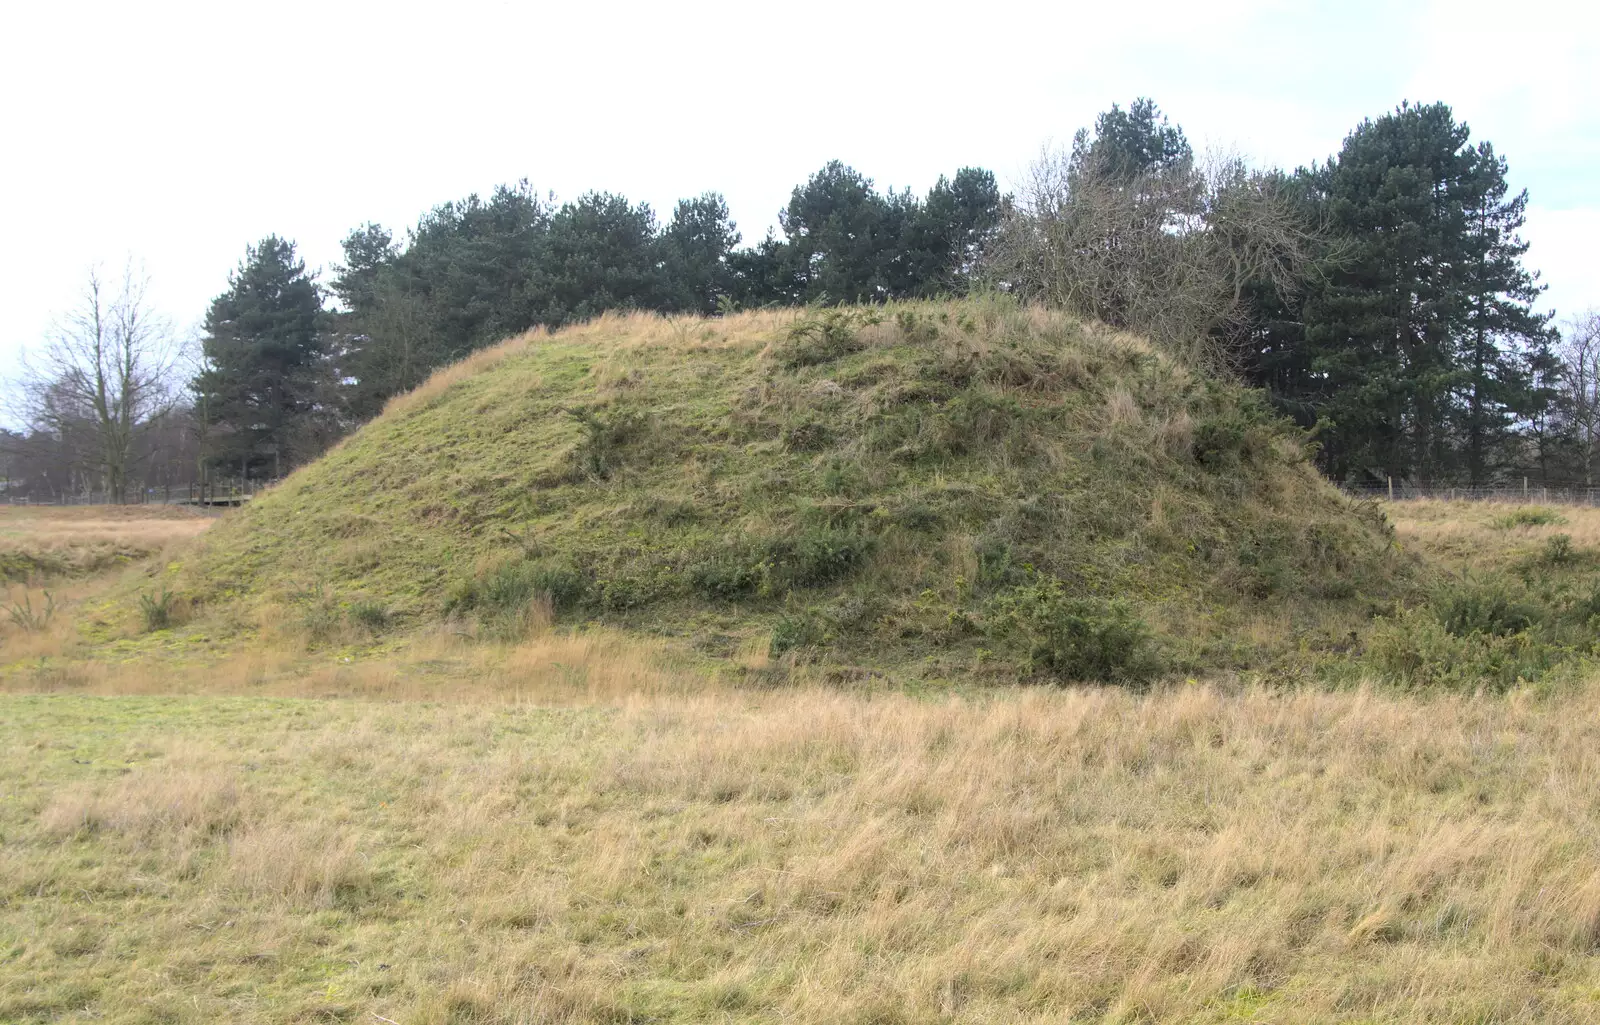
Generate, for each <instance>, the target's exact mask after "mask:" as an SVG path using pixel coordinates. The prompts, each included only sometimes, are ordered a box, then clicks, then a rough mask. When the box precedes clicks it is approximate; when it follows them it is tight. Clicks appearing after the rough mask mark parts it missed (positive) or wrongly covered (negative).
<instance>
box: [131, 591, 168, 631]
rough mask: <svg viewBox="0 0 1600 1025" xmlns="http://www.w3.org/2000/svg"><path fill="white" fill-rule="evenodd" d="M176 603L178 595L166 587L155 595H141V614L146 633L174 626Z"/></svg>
mask: <svg viewBox="0 0 1600 1025" xmlns="http://www.w3.org/2000/svg"><path fill="white" fill-rule="evenodd" d="M176 603H177V595H175V594H173V593H172V592H171V591H169V590H167V589H166V588H162V589H161V591H160V592H158V593H157V594H154V595H149V594H141V595H139V616H140V618H142V619H143V620H144V630H145V633H155V632H156V631H157V630H165V629H167V628H169V627H170V626H172V620H173V607H174V605H175V604H176Z"/></svg>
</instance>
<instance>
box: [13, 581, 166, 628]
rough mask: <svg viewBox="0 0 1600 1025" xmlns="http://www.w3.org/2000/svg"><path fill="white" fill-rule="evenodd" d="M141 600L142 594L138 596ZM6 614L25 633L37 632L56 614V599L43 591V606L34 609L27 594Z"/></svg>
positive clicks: (47, 624)
mask: <svg viewBox="0 0 1600 1025" xmlns="http://www.w3.org/2000/svg"><path fill="white" fill-rule="evenodd" d="M139 597H140V599H141V601H142V600H143V599H144V596H143V595H140V596H139ZM6 615H7V617H9V618H10V620H11V622H12V624H13V625H14V626H16V627H17V629H19V630H22V631H23V632H25V633H38V632H39V631H41V630H43V629H44V628H45V627H47V626H49V625H50V621H51V620H52V619H54V618H55V615H56V599H55V596H54V595H52V594H51V593H50V592H49V591H45V592H44V607H43V608H40V609H37V610H36V609H34V607H33V599H32V598H31V597H29V596H28V595H27V594H24V595H23V596H22V600H21V601H19V602H12V603H11V605H10V606H9V607H8V608H7V609H6Z"/></svg>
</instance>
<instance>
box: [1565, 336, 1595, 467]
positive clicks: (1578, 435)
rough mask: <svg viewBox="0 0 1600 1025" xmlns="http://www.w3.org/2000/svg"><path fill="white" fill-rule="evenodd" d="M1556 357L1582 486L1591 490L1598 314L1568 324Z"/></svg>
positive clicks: (1593, 460) (1593, 456)
mask: <svg viewBox="0 0 1600 1025" xmlns="http://www.w3.org/2000/svg"><path fill="white" fill-rule="evenodd" d="M1558 354H1559V356H1560V357H1561V390H1562V391H1563V392H1564V393H1565V394H1564V395H1563V396H1562V397H1563V398H1564V399H1565V403H1564V405H1565V406H1566V413H1567V417H1568V419H1569V421H1570V423H1569V429H1570V431H1571V433H1572V438H1573V440H1574V441H1575V442H1576V443H1577V446H1578V450H1579V460H1580V462H1581V464H1582V466H1583V483H1584V485H1585V486H1586V487H1593V486H1594V464H1595V447H1596V445H1597V444H1600V310H1590V311H1589V312H1588V313H1585V314H1583V315H1582V316H1579V317H1576V318H1574V319H1573V320H1572V321H1571V322H1570V323H1569V324H1568V327H1567V331H1566V336H1565V337H1564V338H1563V339H1562V341H1561V348H1560V349H1559V350H1558Z"/></svg>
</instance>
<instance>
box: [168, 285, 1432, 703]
mask: <svg viewBox="0 0 1600 1025" xmlns="http://www.w3.org/2000/svg"><path fill="white" fill-rule="evenodd" d="M1403 572H1404V567H1403V565H1401V564H1400V563H1399V561H1398V556H1396V555H1395V554H1394V546H1393V544H1392V542H1391V535H1390V531H1389V528H1388V526H1387V525H1386V524H1385V523H1384V521H1383V519H1382V517H1381V515H1380V514H1378V513H1376V512H1374V511H1371V510H1368V509H1364V508H1363V507H1361V506H1358V505H1357V504H1355V503H1352V502H1351V501H1349V500H1347V499H1345V498H1343V497H1341V496H1340V495H1339V494H1338V493H1336V492H1335V491H1334V490H1333V489H1332V488H1330V487H1329V486H1327V485H1326V484H1325V483H1324V482H1323V481H1322V480H1321V479H1320V478H1319V477H1318V475H1317V474H1316V473H1315V471H1314V470H1313V468H1312V467H1311V466H1310V465H1309V463H1308V462H1307V459H1306V453H1305V446H1304V442H1303V439H1301V438H1300V437H1299V436H1298V435H1297V434H1296V432H1295V431H1294V429H1293V428H1292V427H1291V426H1289V425H1287V424H1285V423H1284V422H1282V421H1280V420H1279V419H1277V418H1276V417H1274V416H1273V415H1272V414H1271V413H1270V411H1269V410H1268V409H1267V408H1266V407H1265V406H1264V404H1263V403H1262V402H1261V401H1260V400H1259V399H1258V398H1257V397H1256V396H1255V395H1254V394H1253V393H1250V392H1248V391H1247V390H1245V389H1242V388H1240V387H1237V386H1235V385H1232V384H1229V383H1226V382H1222V381H1217V380H1213V379H1209V378H1206V377H1203V376H1200V375H1197V374H1195V373H1192V372H1190V371H1189V370H1187V369H1185V368H1184V367H1183V366H1180V365H1178V364H1177V363H1175V362H1174V361H1172V360H1171V359H1168V358H1167V357H1165V356H1163V355H1161V354H1160V353H1158V352H1156V351H1155V350H1153V349H1152V347H1151V346H1149V345H1148V344H1146V343H1145V342H1143V341H1141V340H1140V339H1137V338H1133V337H1129V336H1127V335H1123V334H1118V333H1114V332H1111V331H1109V330H1108V329H1105V328H1102V327H1099V326H1096V325H1089V324H1082V323H1078V322H1076V321H1073V320H1071V319H1069V318H1067V317H1065V316H1062V315H1059V314H1055V313H1051V312H1047V311H1043V310H1038V309H1029V308H1022V307H1018V306H1016V305H1013V304H1011V303H1008V302H1005V301H999V300H974V301H969V302H963V303H955V304H917V305H902V306H896V307H891V308H889V309H887V310H878V311H866V310H830V311H812V312H808V313H796V312H782V313H778V312H761V313H750V314H742V315H737V316H731V317H727V318H723V319H718V320H671V321H669V320H664V319H661V318H658V317H652V316H643V315H634V316H607V317H603V318H601V319H599V320H597V321H594V322H592V323H590V324H587V325H584V326H581V327H578V328H574V329H570V330H566V331H562V332H559V333H556V334H545V333H542V332H536V333H533V334H530V335H527V336H524V337H521V338H518V339H514V340H512V341H509V342H507V343H505V344H503V345H501V346H500V347H498V348H496V349H493V350H489V351H486V352H483V353H480V354H478V355H476V356H474V357H472V358H471V359H469V360H467V361H466V362H464V363H462V364H459V365H457V366H455V367H452V368H449V369H447V370H445V371H442V372H441V373H440V374H439V375H437V376H436V377H435V378H434V379H433V380H432V381H430V382H429V383H428V384H426V385H424V386H423V387H422V388H420V389H418V391H416V392H414V393H412V394H411V395H408V396H405V397H403V398H402V399H399V400H397V401H395V402H394V403H392V404H391V406H390V408H389V409H388V410H387V411H386V412H385V413H384V415H383V416H381V417H379V418H378V419H377V420H375V421H374V422H372V423H370V424H368V425H367V426H366V427H364V428H363V429H362V430H360V431H359V432H357V433H356V434H355V435H353V436H352V437H351V438H349V439H348V440H347V441H346V442H345V443H344V444H342V445H341V446H339V447H338V448H337V449H335V450H334V451H333V452H331V453H330V454H329V455H328V456H326V457H325V458H324V459H322V460H320V461H319V462H317V463H316V464H314V465H311V466H309V467H306V468H305V469H303V470H301V471H300V472H298V473H296V474H294V475H293V476H292V477H291V478H289V479H288V480H287V481H285V482H284V483H283V484H282V485H281V486H279V487H278V488H276V489H274V490H272V491H271V492H270V493H268V494H266V495H264V496H262V497H261V498H259V499H258V500H257V501H256V502H254V503H253V504H252V505H251V506H250V507H248V508H246V509H244V510H241V511H239V512H238V513H234V514H230V515H229V516H228V517H226V518H225V519H224V520H223V521H222V522H220V523H219V524H217V525H216V527H215V528H214V529H213V530H212V531H211V532H210V533H209V534H208V535H207V536H206V537H205V538H204V539H202V541H201V543H200V545H199V547H198V548H197V549H196V550H195V552H194V553H193V555H192V557H191V558H189V559H188V560H187V561H186V562H185V563H184V564H183V566H182V568H181V571H180V572H179V573H178V575H177V577H176V579H177V586H178V588H179V589H180V591H181V592H182V593H183V594H184V595H185V596H186V597H188V598H191V599H193V600H194V601H195V602H196V603H197V604H198V605H199V606H200V607H201V608H204V609H206V610H207V615H208V616H210V615H212V614H214V613H226V614H228V615H231V616H233V617H234V618H235V619H236V620H237V619H238V615H239V613H240V612H241V611H244V610H249V609H253V608H276V609H289V610H300V612H301V614H302V615H303V616H304V617H306V620H307V622H312V621H319V622H321V621H326V620H327V619H328V618H329V617H334V618H337V617H339V616H343V617H346V618H348V619H351V620H352V621H359V622H361V623H364V624H366V625H367V626H368V627H370V628H371V629H372V630H374V631H384V630H397V629H405V628H407V627H408V626H416V625H419V624H424V623H428V622H433V621H438V620H440V619H442V618H446V617H456V618H458V619H460V620H461V621H462V622H464V623H468V624H473V628H474V629H478V630H481V631H484V632H488V633H499V634H502V635H507V636H510V635H514V634H516V633H517V632H518V631H519V630H522V629H525V626H526V623H527V622H528V620H529V619H530V618H533V619H541V618H543V617H545V616H548V615H553V616H554V617H555V619H556V621H557V622H558V623H559V622H585V621H595V620H598V621H605V622H610V623H615V624H617V625H620V626H623V627H626V628H629V629H634V630H641V631H648V632H651V633H654V634H666V635H671V636H675V637H680V638H683V639H684V640H686V641H687V642H689V643H691V644H692V645H693V646H694V647H695V648H696V649H697V650H699V651H701V652H703V653H704V654H706V655H707V656H709V657H714V658H716V657H728V656H732V655H735V654H739V653H742V654H743V655H744V656H746V660H747V661H748V660H749V659H748V657H749V656H751V655H752V654H758V655H759V654H762V653H770V654H771V655H774V656H781V657H782V658H783V659H785V660H803V661H811V662H820V663H823V664H826V665H829V666H832V667H834V668H835V669H836V670H838V671H839V672H841V673H844V674H845V675H850V674H852V673H856V672H870V671H891V672H907V673H910V674H912V675H915V676H921V677H929V678H939V677H953V676H958V675H965V674H970V673H978V674H994V675H996V676H998V677H1013V676H1015V675H1016V674H1018V673H1019V672H1020V673H1022V674H1025V675H1026V674H1042V675H1048V676H1053V677H1057V678H1083V679H1091V678H1092V679H1118V678H1137V677H1142V676H1147V675H1150V674H1151V673H1155V672H1162V671H1170V672H1197V671H1204V670H1213V669H1219V668H1224V669H1225V668H1237V667H1246V666H1259V665H1263V664H1264V663H1268V662H1278V663H1282V662H1284V661H1285V660H1293V659H1296V658H1300V657H1302V653H1306V652H1310V653H1315V652H1317V651H1319V650H1325V649H1327V648H1330V647H1331V646H1333V645H1335V644H1338V643H1341V642H1342V641H1343V640H1344V639H1345V638H1346V637H1347V636H1348V634H1349V631H1350V630H1351V629H1353V628H1356V627H1358V626H1359V624H1360V623H1361V622H1363V621H1364V620H1365V619H1366V617H1367V616H1368V615H1370V611H1371V608H1372V607H1373V603H1374V602H1376V601H1379V600H1382V599H1384V598H1385V597H1386V596H1387V595H1388V594H1389V593H1390V592H1391V591H1392V589H1393V587H1394V582H1395V580H1396V578H1397V575H1398V574H1401V573H1403ZM1268 627H1270V628H1268ZM757 661H759V659H757Z"/></svg>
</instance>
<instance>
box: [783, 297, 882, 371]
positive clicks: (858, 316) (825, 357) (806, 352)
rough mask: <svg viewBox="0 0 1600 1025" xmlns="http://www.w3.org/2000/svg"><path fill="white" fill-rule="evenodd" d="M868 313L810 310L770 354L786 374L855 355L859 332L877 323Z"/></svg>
mask: <svg viewBox="0 0 1600 1025" xmlns="http://www.w3.org/2000/svg"><path fill="white" fill-rule="evenodd" d="M880 320H881V314H879V313H878V312H877V311H876V310H872V309H855V308H839V309H811V310H808V311H807V312H806V314H805V315H804V316H802V317H801V318H800V319H799V320H797V321H795V323H794V324H793V325H791V326H790V328H789V331H788V335H787V336H786V337H785V339H784V341H783V343H782V344H781V345H779V346H777V347H776V348H775V349H774V350H773V356H774V357H775V358H776V359H777V361H778V363H779V364H780V365H782V366H784V367H786V368H788V369H790V370H795V369H799V368H801V367H811V366H817V365H818V364H822V363H831V362H833V361H834V360H837V359H840V358H842V357H844V356H848V355H850V354H851V353H853V352H859V351H860V349H861V341H860V338H859V331H860V329H861V328H863V327H869V326H871V325H873V324H877V323H879V321H880Z"/></svg>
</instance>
